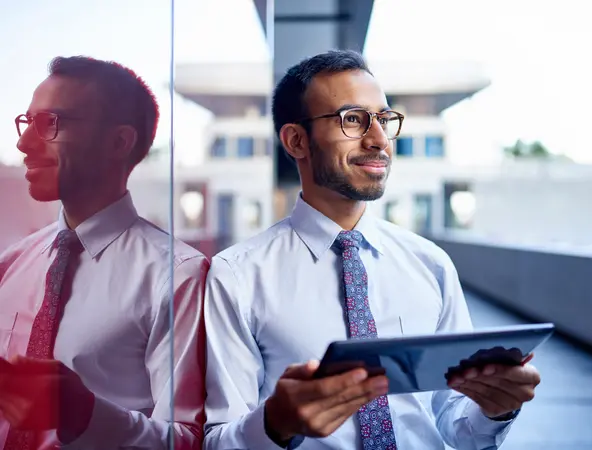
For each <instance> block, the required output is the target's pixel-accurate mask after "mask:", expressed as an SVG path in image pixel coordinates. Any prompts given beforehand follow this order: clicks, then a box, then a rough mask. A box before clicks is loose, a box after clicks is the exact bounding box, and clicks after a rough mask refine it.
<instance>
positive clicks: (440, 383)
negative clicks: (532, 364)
mask: <svg viewBox="0 0 592 450" xmlns="http://www.w3.org/2000/svg"><path fill="white" fill-rule="evenodd" d="M554 329H555V326H554V325H553V324H552V323H543V324H534V325H515V326H508V327H499V328H488V329H480V330H475V331H472V332H468V333H458V332H442V333H437V334H432V335H425V336H404V337H397V338H392V339H387V338H375V339H350V340H347V341H336V342H333V343H331V344H330V345H329V347H328V348H327V351H326V352H325V355H324V356H323V359H322V360H321V363H320V366H319V368H318V369H317V371H316V372H315V378H323V377H327V376H331V375H337V374H340V373H343V372H346V371H348V370H351V369H354V368H356V367H364V368H365V369H366V370H368V373H369V374H370V376H374V375H378V374H386V376H387V377H388V379H389V393H391V394H402V393H410V392H423V391H435V390H442V389H449V387H448V384H447V383H448V380H449V379H450V378H451V377H452V376H454V375H455V374H457V373H460V372H462V371H464V370H466V369H468V368H470V367H477V368H480V367H484V366H485V365H487V364H507V365H514V366H515V365H520V364H522V362H523V361H524V360H525V359H526V358H527V357H528V356H529V355H530V354H531V353H532V352H533V351H534V350H535V349H536V348H537V347H538V346H540V345H541V344H542V343H544V342H545V341H546V340H547V339H549V337H550V336H551V335H552V334H553V331H554Z"/></svg>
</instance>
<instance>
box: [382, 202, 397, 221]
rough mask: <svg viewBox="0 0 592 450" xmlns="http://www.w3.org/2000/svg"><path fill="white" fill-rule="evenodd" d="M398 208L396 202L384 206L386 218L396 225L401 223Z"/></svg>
mask: <svg viewBox="0 0 592 450" xmlns="http://www.w3.org/2000/svg"><path fill="white" fill-rule="evenodd" d="M397 206H398V205H397V201H396V200H391V201H389V202H388V203H387V204H386V205H385V206H384V218H385V219H386V220H388V221H389V222H391V223H394V224H396V223H398V222H399V211H398V208H397Z"/></svg>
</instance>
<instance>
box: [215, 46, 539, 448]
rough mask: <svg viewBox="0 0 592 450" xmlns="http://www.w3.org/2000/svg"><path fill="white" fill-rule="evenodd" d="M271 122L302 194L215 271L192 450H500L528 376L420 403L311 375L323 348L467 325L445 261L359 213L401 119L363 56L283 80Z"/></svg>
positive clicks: (497, 370) (519, 372)
mask: <svg viewBox="0 0 592 450" xmlns="http://www.w3.org/2000/svg"><path fill="white" fill-rule="evenodd" d="M273 120H274V124H275V129H276V131H277V133H278V136H279V138H280V140H281V142H282V144H283V146H284V148H285V150H286V152H287V153H288V154H289V155H290V157H291V158H293V159H294V160H295V161H296V164H297V166H298V171H299V173H300V180H301V184H302V192H301V195H300V196H299V198H298V200H297V203H296V205H295V207H294V210H293V212H292V214H291V216H290V217H288V218H286V219H285V220H283V221H281V222H279V223H278V224H276V225H275V226H273V227H272V228H270V229H269V230H267V231H265V232H264V233H262V234H260V235H259V236H256V237H254V238H253V239H250V240H248V241H246V242H244V243H240V244H238V245H236V246H234V247H231V248H229V249H227V250H225V251H223V252H222V253H220V254H219V255H217V256H216V257H214V258H213V260H212V265H211V269H210V272H209V275H208V280H207V283H206V300H205V302H206V303H205V307H204V311H205V320H206V332H207V342H208V344H207V361H208V362H207V375H206V389H207V399H206V416H207V422H206V426H205V432H206V437H205V447H206V448H207V449H209V450H215V449H216V450H222V449H227V448H233V449H258V450H265V449H276V448H280V447H290V448H295V447H298V446H299V448H300V449H302V450H313V449H314V450H317V449H318V450H321V449H346V450H347V449H364V450H371V449H385V450H395V449H397V448H399V449H401V450H403V449H424V450H436V449H438V450H440V449H444V443H445V442H446V443H448V444H449V445H450V446H452V447H454V448H456V449H458V450H478V449H496V448H498V447H499V445H500V444H501V443H502V442H503V440H504V436H505V435H506V433H507V432H508V430H509V425H510V424H511V423H512V419H513V418H514V417H515V415H516V414H517V411H518V410H519V409H520V407H521V405H522V403H523V402H525V401H528V400H530V399H532V397H533V395H534V388H535V386H536V384H538V382H539V376H538V373H537V371H536V370H535V369H534V368H533V367H531V366H529V365H525V366H523V367H519V368H506V367H488V368H486V370H485V369H484V371H483V372H481V373H480V372H476V371H470V372H468V373H465V374H460V375H459V377H458V378H456V379H454V380H451V385H452V384H453V385H454V387H455V389H456V390H455V391H453V390H446V391H441V392H435V393H433V395H432V394H431V393H421V394H416V395H411V394H409V395H386V393H387V392H388V386H387V384H388V382H387V379H386V378H385V377H384V376H375V377H368V374H367V373H366V372H365V371H364V370H363V369H357V370H352V371H350V372H347V373H345V374H342V375H337V376H332V377H327V378H323V379H315V378H314V377H313V374H314V372H315V370H316V368H317V367H318V362H316V361H317V360H318V359H320V358H321V357H322V355H323V353H324V352H325V349H326V348H327V346H328V345H329V343H330V342H332V341H335V340H343V339H358V338H363V337H375V336H379V337H394V336H400V335H402V334H403V335H404V334H416V333H422V334H427V333H434V332H437V331H453V330H456V331H460V330H469V329H471V320H470V317H469V313H468V309H467V305H466V303H465V300H464V297H463V293H462V290H461V287H460V283H459V280H458V277H457V274H456V271H455V269H454V266H453V264H452V262H451V261H450V259H449V258H448V256H447V255H446V254H445V253H444V252H443V251H442V250H440V249H439V248H437V247H436V246H435V245H434V244H433V243H431V242H429V241H427V240H425V239H423V238H421V237H419V236H417V235H415V234H413V233H411V232H409V231H406V230H403V229H401V228H398V227H397V226H395V225H393V224H391V223H388V222H386V221H383V220H380V219H378V218H376V217H374V216H372V215H371V213H370V212H369V211H367V202H368V201H372V200H375V199H378V198H379V197H380V196H381V195H382V194H383V192H384V189H385V185H386V181H387V178H388V175H389V172H390V167H391V161H392V157H393V143H394V140H395V138H396V137H397V135H398V134H399V132H400V129H401V125H402V122H403V116H402V115H401V114H400V113H398V112H396V111H392V110H391V109H390V107H389V105H388V104H387V100H386V97H385V94H384V92H383V91H382V89H381V88H380V86H379V85H378V83H377V82H376V79H375V78H374V77H373V75H372V73H371V72H370V70H369V69H368V67H367V66H366V64H365V62H364V60H363V59H362V57H361V56H360V55H359V54H357V53H354V52H349V51H333V52H328V53H324V54H320V55H317V56H315V57H312V58H310V59H307V60H305V61H303V62H301V63H300V64H298V65H296V66H294V67H292V68H291V69H290V70H289V71H288V72H287V74H286V75H285V76H284V77H283V78H282V80H281V81H280V82H279V84H278V85H277V87H276V89H275V93H274V99H273ZM463 375H464V376H463ZM463 394H467V395H468V396H470V398H469V397H468V396H465V395H463Z"/></svg>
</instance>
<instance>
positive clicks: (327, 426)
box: [311, 390, 383, 436]
mask: <svg viewBox="0 0 592 450" xmlns="http://www.w3.org/2000/svg"><path fill="white" fill-rule="evenodd" d="M381 395H383V394H379V393H378V392H377V391H376V390H370V391H367V392H365V393H363V394H362V395H359V396H356V397H353V398H351V399H350V400H349V401H347V402H339V403H337V404H335V405H334V406H332V407H329V408H324V407H323V406H322V405H318V406H320V408H319V413H318V414H317V415H316V416H315V418H314V420H313V421H312V422H311V425H312V426H313V427H314V429H315V430H322V433H321V435H322V436H328V435H329V434H331V433H332V432H333V431H335V430H336V429H337V428H338V427H339V426H340V425H341V424H343V422H345V421H346V420H347V419H348V418H349V417H351V416H352V415H353V414H355V413H356V412H357V411H358V410H359V409H360V408H361V407H362V406H364V405H366V404H368V403H369V402H371V401H372V400H374V399H376V398H378V397H380V396H381Z"/></svg>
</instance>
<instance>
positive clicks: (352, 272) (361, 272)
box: [335, 230, 397, 450]
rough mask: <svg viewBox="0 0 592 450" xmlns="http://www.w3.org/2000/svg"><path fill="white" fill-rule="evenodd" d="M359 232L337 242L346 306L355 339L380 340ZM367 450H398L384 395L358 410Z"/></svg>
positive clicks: (349, 232) (351, 232) (345, 236)
mask: <svg viewBox="0 0 592 450" xmlns="http://www.w3.org/2000/svg"><path fill="white" fill-rule="evenodd" d="M363 239H364V238H363V236H362V233H360V232H359V231H356V230H353V231H342V232H341V233H339V235H338V236H337V239H336V240H335V246H336V247H337V248H338V249H339V250H340V252H341V260H342V263H343V284H344V287H345V305H346V313H347V320H348V325H349V336H350V338H352V339H364V338H375V337H377V336H378V334H377V330H376V322H375V321H374V316H373V315H372V311H371V310H370V303H369V302H368V273H367V272H366V268H365V267H364V264H363V263H362V260H361V259H360V255H359V252H358V249H359V247H360V244H361V243H362V240H363ZM358 420H359V422H360V433H361V435H362V444H363V447H364V450H396V449H397V445H396V441H395V433H394V430H393V421H392V418H391V412H390V409H389V403H388V398H387V397H386V396H385V395H382V396H380V397H378V398H376V399H374V400H372V401H371V402H370V403H368V404H367V405H364V406H362V407H361V408H360V409H359V410H358Z"/></svg>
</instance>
